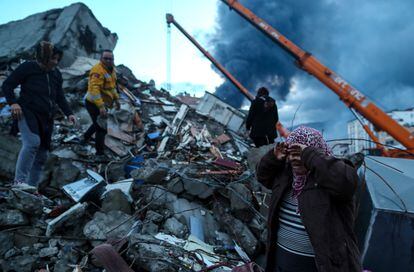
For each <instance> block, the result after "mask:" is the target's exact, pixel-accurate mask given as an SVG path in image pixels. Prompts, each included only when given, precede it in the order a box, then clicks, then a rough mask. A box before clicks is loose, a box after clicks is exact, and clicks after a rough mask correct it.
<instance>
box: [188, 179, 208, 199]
mask: <svg viewBox="0 0 414 272" xmlns="http://www.w3.org/2000/svg"><path fill="white" fill-rule="evenodd" d="M182 183H183V185H184V189H185V191H186V192H187V193H188V194H190V195H192V196H196V197H198V198H201V199H206V198H209V197H211V196H212V195H213V193H214V187H212V186H210V185H209V184H207V183H204V182H202V180H201V179H199V180H197V179H186V178H184V179H182Z"/></svg>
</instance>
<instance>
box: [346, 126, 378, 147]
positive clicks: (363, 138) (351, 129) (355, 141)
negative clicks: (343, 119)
mask: <svg viewBox="0 0 414 272" xmlns="http://www.w3.org/2000/svg"><path fill="white" fill-rule="evenodd" d="M362 121H363V122H364V124H368V125H369V128H370V129H371V131H374V126H373V125H372V124H371V123H367V122H366V120H365V119H363V120H362ZM374 133H375V131H374ZM348 138H349V140H350V143H351V144H350V145H349V153H351V154H353V153H357V152H361V151H363V150H367V149H370V148H374V147H375V144H374V143H373V142H370V141H371V140H372V139H371V138H370V137H369V136H368V134H367V133H366V132H365V130H364V128H363V127H362V125H361V123H360V122H359V121H358V120H357V119H355V120H352V121H349V122H348Z"/></svg>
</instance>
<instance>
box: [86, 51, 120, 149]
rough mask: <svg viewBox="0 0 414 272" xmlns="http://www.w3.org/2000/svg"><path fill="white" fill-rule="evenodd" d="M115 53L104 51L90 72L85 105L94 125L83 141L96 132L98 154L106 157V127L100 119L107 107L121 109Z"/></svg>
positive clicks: (103, 116)
mask: <svg viewBox="0 0 414 272" xmlns="http://www.w3.org/2000/svg"><path fill="white" fill-rule="evenodd" d="M114 66H115V65H114V54H113V52H112V51H111V50H104V51H103V52H102V56H101V60H100V62H99V63H98V64H96V65H95V66H94V67H92V69H91V71H90V72H89V83H88V92H87V94H86V99H85V107H86V110H87V111H88V113H89V115H90V116H91V119H92V125H91V126H90V127H89V128H88V130H87V131H86V132H85V134H84V137H83V142H84V143H86V142H88V141H89V140H90V138H91V137H92V135H93V134H94V133H95V148H96V155H98V156H102V157H104V156H105V154H104V148H105V135H106V133H107V130H106V127H104V126H103V125H102V123H101V122H100V119H101V120H102V119H103V118H105V117H106V115H107V108H112V107H113V106H114V104H115V106H116V108H118V109H119V95H118V93H117V90H116V71H115V67H114Z"/></svg>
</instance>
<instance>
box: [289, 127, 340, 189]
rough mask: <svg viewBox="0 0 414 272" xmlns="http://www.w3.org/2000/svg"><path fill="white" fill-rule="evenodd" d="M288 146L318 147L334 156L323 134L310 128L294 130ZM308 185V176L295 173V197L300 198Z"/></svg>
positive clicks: (293, 185)
mask: <svg viewBox="0 0 414 272" xmlns="http://www.w3.org/2000/svg"><path fill="white" fill-rule="evenodd" d="M286 143H287V145H288V146H290V145H293V144H302V145H306V146H312V147H316V148H318V149H320V150H322V151H323V152H324V153H325V154H326V155H332V153H331V150H330V149H329V147H328V145H327V144H326V142H325V140H324V139H323V136H322V133H320V132H319V131H318V130H316V129H314V128H310V127H305V126H300V127H298V128H296V129H295V130H293V131H292V132H291V133H290V134H289V136H288V137H287V139H286ZM305 184H306V175H299V174H297V173H295V171H293V183H292V187H293V196H294V197H298V196H299V194H300V193H301V191H302V189H303V187H304V186H305Z"/></svg>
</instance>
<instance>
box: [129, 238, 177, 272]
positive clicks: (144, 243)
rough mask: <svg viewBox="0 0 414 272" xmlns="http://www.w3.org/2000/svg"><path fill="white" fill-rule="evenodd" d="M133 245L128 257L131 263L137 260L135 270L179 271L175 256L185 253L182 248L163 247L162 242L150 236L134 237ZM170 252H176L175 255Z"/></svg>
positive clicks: (152, 271)
mask: <svg viewBox="0 0 414 272" xmlns="http://www.w3.org/2000/svg"><path fill="white" fill-rule="evenodd" d="M164 244H165V243H164ZM131 245H132V246H130V247H129V249H128V252H127V257H128V259H129V260H130V261H132V260H135V262H136V264H135V265H134V267H133V268H136V269H140V268H141V269H145V270H146V271H151V272H156V271H166V272H174V271H178V270H179V266H178V265H176V257H175V256H174V255H176V256H179V255H180V252H183V249H181V248H180V247H174V246H172V245H168V246H167V245H165V246H164V245H161V241H159V240H157V239H155V238H153V237H152V236H148V235H134V236H132V237H131ZM169 252H174V254H169Z"/></svg>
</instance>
